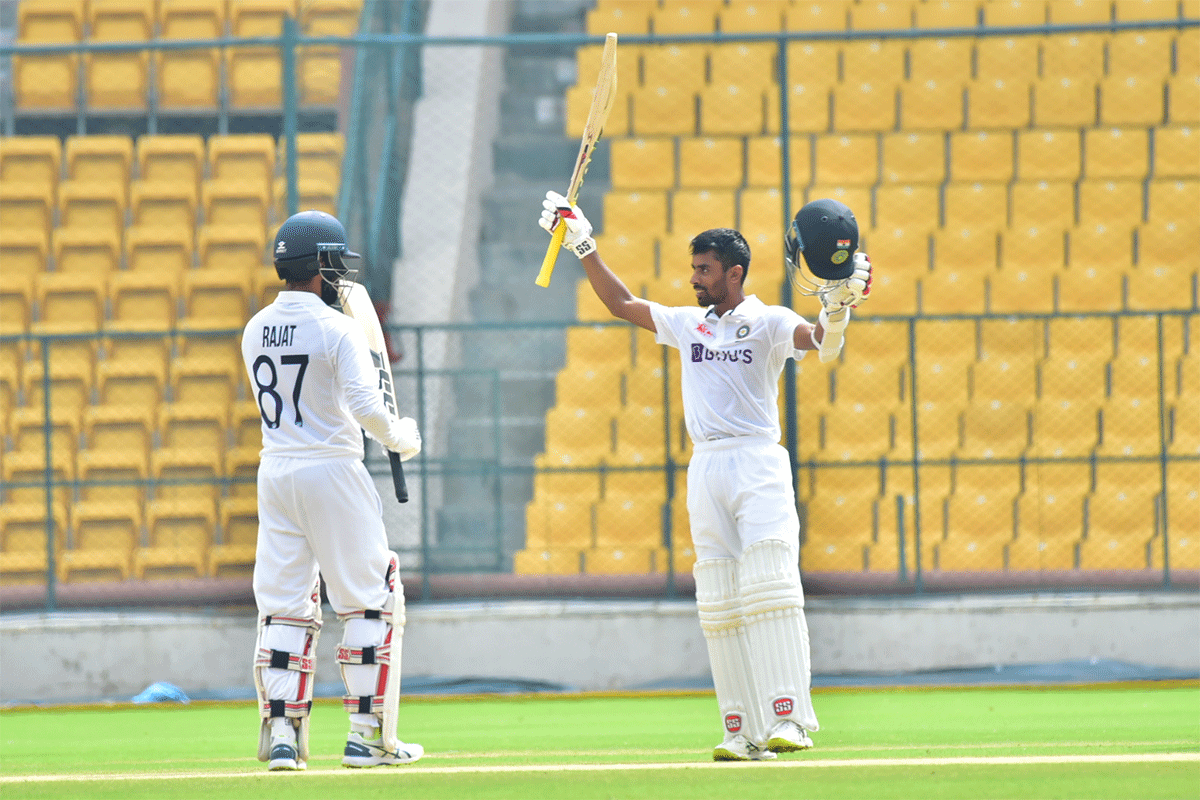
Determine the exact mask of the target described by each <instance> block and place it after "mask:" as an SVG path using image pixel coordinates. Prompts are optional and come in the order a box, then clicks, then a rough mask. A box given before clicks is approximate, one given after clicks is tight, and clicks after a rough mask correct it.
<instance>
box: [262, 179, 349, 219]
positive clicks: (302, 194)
mask: <svg viewBox="0 0 1200 800" xmlns="http://www.w3.org/2000/svg"><path fill="white" fill-rule="evenodd" d="M337 193H338V187H337V186H335V185H333V184H331V183H328V182H327V181H325V180H324V179H322V178H300V179H299V180H298V181H297V183H296V208H297V209H299V210H301V211H303V210H305V209H316V210H317V211H324V212H325V213H326V214H330V215H333V216H336V215H337ZM289 216H291V215H290V214H288V187H287V179H286V178H276V179H275V218H276V219H287V218H288V217H289Z"/></svg>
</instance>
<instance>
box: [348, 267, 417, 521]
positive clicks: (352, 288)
mask: <svg viewBox="0 0 1200 800" xmlns="http://www.w3.org/2000/svg"><path fill="white" fill-rule="evenodd" d="M340 288H341V292H339V294H341V296H342V312H343V313H345V314H346V316H348V317H350V318H351V319H353V320H354V321H355V322H357V323H358V324H359V325H361V326H362V329H363V332H364V333H366V334H367V344H368V346H370V348H371V360H372V361H374V362H375V369H376V370H377V371H378V372H379V391H380V392H382V393H383V404H384V405H385V406H387V410H388V413H389V414H391V415H392V416H393V417H395V418H396V419H399V418H400V414H399V413H398V412H397V411H396V387H395V384H394V383H393V382H392V364H391V362H390V361H389V360H388V354H387V344H386V343H385V342H384V340H383V328H381V327H380V325H379V315H378V314H376V313H375V306H374V304H372V303H371V296H370V295H369V294H367V287H365V286H363V285H362V284H361V283H351V282H350V281H342V282H341V287H340ZM388 458H389V459H391V462H392V487H393V488H394V489H395V490H396V499H397V500H398V501H400V502H401V503H407V502H408V484H406V483H405V482H404V466H403V465H402V464H401V463H400V454H399V453H393V452H392V451H391V450H388Z"/></svg>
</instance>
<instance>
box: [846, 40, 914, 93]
mask: <svg viewBox="0 0 1200 800" xmlns="http://www.w3.org/2000/svg"><path fill="white" fill-rule="evenodd" d="M904 62H905V47H904V44H903V43H902V42H900V41H897V40H880V39H857V40H852V41H849V42H846V43H845V44H843V45H842V82H843V83H845V84H848V85H850V86H860V85H862V84H864V83H867V84H872V85H875V86H880V87H891V86H896V85H897V84H899V83H901V82H902V81H903V80H904Z"/></svg>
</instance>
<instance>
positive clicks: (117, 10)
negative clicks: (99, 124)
mask: <svg viewBox="0 0 1200 800" xmlns="http://www.w3.org/2000/svg"><path fill="white" fill-rule="evenodd" d="M154 10H155V4H154V3H152V2H149V1H148V0H115V2H112V1H110V2H107V3H90V4H89V14H88V27H89V36H88V38H89V39H90V40H91V41H93V42H141V41H146V40H148V39H152V38H154V31H155V19H154V17H155V13H154ZM85 64H86V69H87V78H88V80H87V91H88V97H87V102H88V105H89V106H91V107H92V108H103V109H144V108H145V107H146V95H147V94H148V93H149V88H150V57H149V55H148V54H147V53H145V52H136V51H127V52H120V53H115V52H109V53H91V54H89V55H88V56H87V57H86V61H85Z"/></svg>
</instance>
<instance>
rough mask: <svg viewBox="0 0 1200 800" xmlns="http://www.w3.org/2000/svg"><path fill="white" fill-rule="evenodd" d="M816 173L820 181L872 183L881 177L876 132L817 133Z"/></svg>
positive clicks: (832, 183)
mask: <svg viewBox="0 0 1200 800" xmlns="http://www.w3.org/2000/svg"><path fill="white" fill-rule="evenodd" d="M814 176H815V183H817V184H825V185H841V186H870V185H873V184H874V183H875V182H876V180H877V179H878V177H879V156H878V139H877V137H876V135H875V134H873V133H848V134H828V135H825V136H818V137H817V140H816V163H815V165H814Z"/></svg>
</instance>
